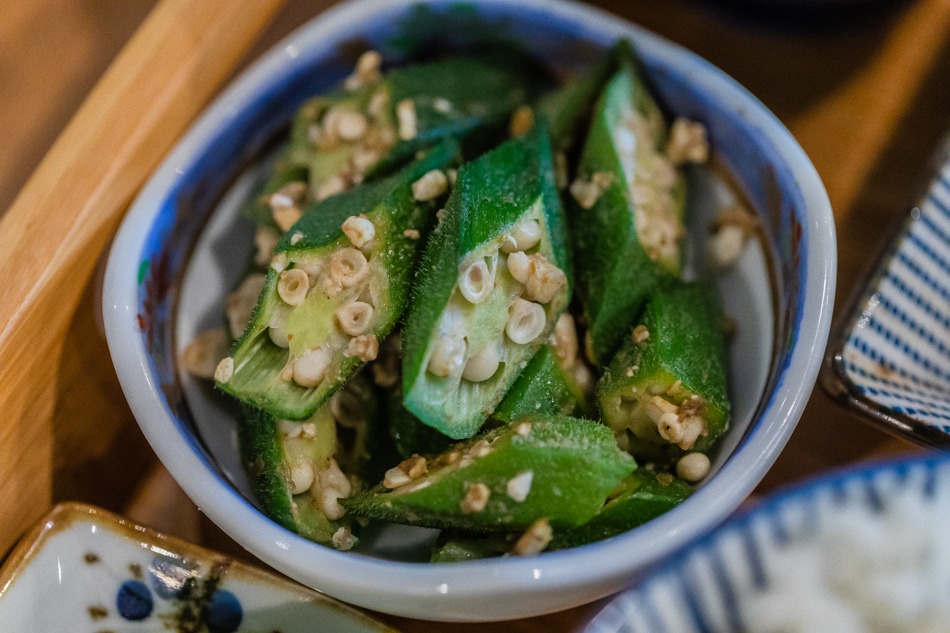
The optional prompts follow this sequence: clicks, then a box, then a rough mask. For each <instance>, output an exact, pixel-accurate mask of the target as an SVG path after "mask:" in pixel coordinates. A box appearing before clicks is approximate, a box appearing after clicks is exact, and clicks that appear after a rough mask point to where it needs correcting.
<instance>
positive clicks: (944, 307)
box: [822, 141, 950, 448]
mask: <svg viewBox="0 0 950 633" xmlns="http://www.w3.org/2000/svg"><path fill="white" fill-rule="evenodd" d="M862 287H863V288H864V290H863V291H862V292H861V293H860V294H858V295H857V296H856V298H855V300H853V301H852V304H851V308H850V309H849V310H847V311H846V312H845V314H846V318H845V320H843V321H841V322H840V323H838V324H836V327H835V332H836V334H834V335H833V336H832V341H834V342H833V344H832V345H831V346H830V347H829V353H828V355H827V356H826V359H825V367H824V369H823V372H822V385H823V386H824V387H825V389H826V390H827V391H828V392H829V393H830V394H831V395H832V396H833V397H835V398H837V399H838V400H839V401H841V402H843V403H845V404H846V405H847V406H850V407H852V408H854V409H856V410H857V411H859V412H861V413H862V414H864V415H866V416H868V417H869V418H870V419H871V420H872V421H874V422H876V423H878V424H880V425H882V426H883V427H884V429H885V430H887V431H889V432H891V433H894V434H897V435H900V436H903V437H907V438H909V439H911V440H914V441H916V442H918V443H921V444H924V445H927V446H931V447H934V448H950V141H948V142H947V143H945V145H944V147H943V148H942V149H941V151H940V152H939V154H938V160H937V168H936V169H935V170H934V174H933V177H932V178H931V180H930V182H929V183H928V185H927V189H926V191H925V193H924V195H923V196H922V197H921V198H920V200H919V201H918V203H917V204H916V206H914V207H913V208H912V209H911V212H910V214H909V215H908V217H907V218H906V220H905V221H904V222H903V224H902V225H901V227H900V230H899V231H898V234H897V236H896V237H895V238H894V239H893V240H892V241H891V242H890V243H889V246H888V248H887V249H886V250H885V252H884V254H883V256H882V258H881V259H880V261H879V263H878V265H877V266H876V268H875V269H874V271H873V273H872V275H871V277H870V278H869V280H868V282H867V283H866V284H865V285H864V286H862Z"/></svg>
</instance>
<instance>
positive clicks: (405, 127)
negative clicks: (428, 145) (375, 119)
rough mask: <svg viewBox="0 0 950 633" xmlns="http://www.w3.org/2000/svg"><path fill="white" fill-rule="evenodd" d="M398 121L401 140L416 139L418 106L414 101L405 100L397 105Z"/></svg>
mask: <svg viewBox="0 0 950 633" xmlns="http://www.w3.org/2000/svg"><path fill="white" fill-rule="evenodd" d="M396 120H397V121H398V126H399V138H400V139H402V140H404V141H410V140H412V139H414V138H416V134H417V129H416V104H415V103H413V101H412V99H403V100H402V101H400V102H399V103H397V104H396Z"/></svg>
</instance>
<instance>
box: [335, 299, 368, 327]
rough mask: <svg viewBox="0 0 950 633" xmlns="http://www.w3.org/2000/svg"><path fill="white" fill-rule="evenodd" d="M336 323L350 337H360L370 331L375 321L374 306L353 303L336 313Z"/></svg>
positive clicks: (357, 302)
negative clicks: (370, 326) (371, 322)
mask: <svg viewBox="0 0 950 633" xmlns="http://www.w3.org/2000/svg"><path fill="white" fill-rule="evenodd" d="M335 316H336V322H337V324H338V325H339V326H340V329H341V330H343V331H344V332H346V333H347V334H349V335H350V336H359V335H360V334H363V333H364V332H366V330H368V329H369V324H370V321H372V319H373V306H371V305H369V304H368V303H363V302H362V301H353V302H351V303H348V304H346V305H344V306H341V307H340V308H338V309H337V311H336V314H335Z"/></svg>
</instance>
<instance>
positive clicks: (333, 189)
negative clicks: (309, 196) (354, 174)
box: [314, 174, 346, 202]
mask: <svg viewBox="0 0 950 633" xmlns="http://www.w3.org/2000/svg"><path fill="white" fill-rule="evenodd" d="M344 191H346V181H345V180H343V176H341V175H339V174H334V175H332V176H330V177H329V178H327V179H326V180H325V181H324V182H323V183H322V184H321V185H320V186H319V187H317V191H316V193H315V194H314V200H316V201H317V202H320V201H321V200H326V199H327V198H329V197H330V196H335V195H337V194H338V193H343V192H344Z"/></svg>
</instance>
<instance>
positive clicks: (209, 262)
mask: <svg viewBox="0 0 950 633" xmlns="http://www.w3.org/2000/svg"><path fill="white" fill-rule="evenodd" d="M426 29H429V31H430V32H431V33H434V34H437V35H438V36H439V38H440V39H441V40H443V41H445V42H446V43H448V44H449V45H453V44H455V45H458V44H460V43H464V42H466V41H468V42H471V41H472V40H473V39H477V38H484V37H486V36H491V37H494V38H502V39H505V38H507V39H510V40H514V41H516V42H517V43H518V44H519V45H520V46H522V47H523V48H524V49H525V50H526V51H527V52H528V53H530V54H533V55H534V56H536V57H537V58H538V59H539V60H540V61H542V62H543V63H545V64H547V65H549V66H550V67H551V68H552V69H553V70H554V71H555V72H556V73H562V74H564V73H570V72H576V71H578V70H580V69H583V68H585V67H586V66H588V65H589V64H591V63H592V62H593V61H594V60H596V59H597V58H598V56H599V55H600V54H602V53H603V51H605V50H606V49H607V48H609V47H610V46H611V45H613V44H614V43H615V42H616V40H617V39H619V38H628V39H630V40H631V41H633V42H634V44H635V45H636V46H637V48H638V50H639V53H640V55H641V56H642V58H643V61H644V64H645V66H646V68H647V71H648V72H649V74H650V77H651V80H652V82H653V83H654V85H655V86H656V89H657V90H658V92H659V96H660V98H661V99H662V101H663V102H664V103H666V104H668V105H669V106H670V107H671V108H673V110H674V112H675V114H677V115H682V116H687V117H689V118H692V119H697V120H700V121H702V122H703V123H705V124H706V126H707V127H708V129H709V134H710V139H711V144H712V147H713V148H714V157H713V163H714V168H713V169H711V170H704V171H699V172H697V173H696V174H695V178H694V179H693V186H694V187H695V191H694V196H693V197H694V199H695V200H696V201H697V204H696V205H695V207H694V208H693V209H692V212H693V219H692V224H691V227H690V235H691V237H692V238H693V240H694V241H697V242H698V244H697V245H695V248H693V249H692V250H693V251H694V252H698V251H700V250H702V249H703V248H704V244H703V242H704V241H705V239H704V238H705V235H706V231H707V226H708V224H707V223H708V221H709V220H710V219H711V218H712V217H714V216H715V214H716V213H717V212H718V210H719V207H720V206H721V205H724V204H727V203H729V202H730V201H731V200H732V199H733V198H734V197H736V196H737V197H739V198H741V199H742V200H743V201H744V202H745V203H746V204H747V206H749V208H750V209H751V210H753V211H754V212H755V213H756V214H757V216H758V218H759V220H760V221H761V227H762V231H761V237H762V239H761V241H759V242H757V243H755V244H753V247H752V248H748V249H746V251H745V253H744V254H743V256H742V258H741V259H740V260H739V261H738V262H737V264H736V265H735V266H734V267H732V268H731V269H730V270H729V271H728V272H727V273H726V274H724V275H722V277H721V278H720V279H719V284H720V290H721V293H722V295H723V297H724V300H725V304H726V305H725V307H726V311H727V313H728V314H729V315H730V316H733V317H734V318H736V320H737V323H738V328H737V329H738V335H737V338H736V339H735V341H734V342H733V345H732V365H731V370H732V378H733V384H734V385H736V387H735V388H734V389H733V390H732V391H733V392H732V400H733V424H732V426H731V427H730V430H729V432H728V433H727V435H726V437H725V438H724V441H723V442H722V443H721V445H720V446H719V448H718V449H717V452H716V453H715V454H714V455H713V458H714V459H713V470H712V473H713V474H712V475H711V476H710V477H707V478H706V480H705V482H704V484H703V486H702V487H701V489H700V490H699V491H698V492H697V493H696V494H694V495H693V496H692V497H691V498H690V499H688V500H687V501H686V502H685V503H683V504H682V505H681V506H679V507H677V508H675V509H674V510H673V511H671V512H669V513H668V514H666V515H664V516H662V517H660V518H659V519H657V520H655V521H652V522H650V523H649V524H647V525H645V526H643V527H641V528H638V529H636V530H633V531H631V532H629V533H627V534H623V535H620V536H618V537H615V538H613V539H609V540H607V541H604V542H600V543H595V544H592V545H588V546H584V547H580V548H576V549H573V550H565V551H560V552H549V553H544V554H542V555H541V556H538V557H535V558H518V557H508V558H499V559H490V560H482V561H472V562H468V563H464V564H438V565H435V564H428V563H420V562H411V561H419V560H425V559H420V558H419V557H418V549H419V548H418V547H415V546H416V545H418V543H419V541H420V540H423V541H431V538H432V535H431V532H427V531H419V530H411V529H401V528H398V527H397V528H394V529H391V530H386V531H385V532H384V534H383V535H382V536H381V538H379V539H375V540H373V541H372V542H369V543H365V544H364V548H363V549H362V550H359V551H354V552H337V551H333V550H330V549H327V548H324V547H321V546H318V545H315V544H313V543H311V542H308V541H306V540H304V539H302V538H300V537H298V536H296V535H294V534H292V533H290V532H288V531H286V530H284V529H283V528H281V527H280V526H278V525H276V524H275V523H273V522H271V521H270V520H268V519H267V518H266V517H265V516H264V515H263V514H261V513H260V512H259V511H258V510H257V508H256V507H255V505H254V501H253V498H252V495H251V494H250V490H249V487H248V485H247V482H246V479H245V477H244V474H243V470H242V468H241V464H240V460H239V455H238V450H237V437H236V435H237V434H236V431H235V429H236V426H235V424H236V421H235V419H234V417H233V415H232V413H231V412H230V410H229V409H228V408H227V407H225V406H223V399H222V398H221V397H220V396H216V395H215V394H213V393H211V392H209V390H208V389H206V388H204V387H202V385H198V384H196V383H195V382H193V381H192V380H191V379H190V378H189V377H188V376H183V375H181V374H180V373H178V372H177V368H176V361H175V359H176V357H177V355H178V354H179V353H180V352H181V350H182V349H183V348H184V346H185V345H186V344H187V343H188V342H189V341H190V340H191V339H192V337H193V336H194V335H195V334H196V333H198V332H200V331H202V330H203V329H206V328H208V327H215V326H218V325H220V322H221V316H220V315H221V306H222V305H223V302H224V298H225V296H226V294H227V292H228V290H229V289H230V288H231V284H232V282H233V280H234V279H235V276H236V275H238V274H239V273H240V269H241V265H242V263H243V261H244V257H245V255H246V253H248V252H249V251H250V249H251V248H252V241H251V233H250V228H249V227H246V226H243V227H242V225H241V224H240V223H239V222H238V221H236V220H235V218H236V215H237V207H238V205H239V203H240V201H241V200H242V199H243V197H244V196H246V195H247V193H248V192H249V191H250V190H251V189H252V188H253V186H254V183H255V182H256V181H257V180H259V179H260V178H261V175H262V174H263V173H264V171H265V170H266V166H264V164H263V163H262V162H261V158H260V157H261V153H262V151H263V150H264V149H265V148H266V146H267V143H268V142H269V141H271V140H272V139H273V138H274V137H275V136H276V135H277V134H278V133H279V132H280V131H281V130H282V129H284V128H285V126H286V124H287V122H288V121H289V119H290V117H291V115H292V113H293V112H294V111H295V109H296V108H297V107H298V106H299V105H300V104H301V103H302V102H303V100H304V99H305V98H306V97H308V96H310V95H312V94H315V93H319V92H321V91H324V90H326V89H327V88H328V87H330V86H332V85H334V84H336V83H337V82H339V81H340V80H341V79H342V78H343V77H345V76H346V75H347V74H348V73H349V72H350V71H351V68H352V63H353V61H354V60H355V57H356V55H358V54H359V53H360V52H361V51H362V50H365V48H367V47H371V48H374V49H376V50H379V51H381V52H382V54H383V56H384V58H385V59H386V60H387V61H388V62H392V63H400V62H401V61H403V60H404V59H405V58H404V54H405V46H404V45H405V43H406V41H407V38H410V37H412V35H413V34H418V33H419V32H420V31H425V30H426ZM835 258H836V256H835V237H834V226H833V220H832V215H831V209H830V207H829V204H828V199H827V196H826V194H825V192H824V189H823V188H822V185H821V182H820V180H819V178H818V176H817V174H816V173H815V170H814V168H813V167H812V165H811V164H810V163H809V161H808V159H807V157H806V156H805V155H804V153H803V152H802V150H801V148H800V147H799V146H798V145H797V144H796V143H795V141H794V139H793V138H792V137H791V135H790V134H789V133H788V131H787V130H785V128H784V127H782V125H781V124H780V123H779V122H778V121H777V120H776V119H775V117H774V116H772V115H771V114H770V113H769V112H768V111H767V110H766V109H765V108H764V107H763V106H762V104H760V103H759V102H758V101H756V100H755V99H754V98H753V97H752V96H751V95H749V94H748V93H747V92H746V91H745V90H743V89H742V88H741V87H740V86H738V85H737V84H736V83H735V82H733V81H732V80H731V79H729V78H728V77H726V76H725V75H724V74H723V73H721V72H720V71H718V70H717V69H715V68H713V67H712V66H711V65H709V64H708V63H707V62H705V61H703V60H702V59H700V58H698V57H696V56H695V55H693V54H691V53H689V52H687V51H685V50H683V49H681V48H679V47H677V46H675V45H673V44H671V43H669V42H667V41H665V40H663V39H661V38H659V37H657V36H655V35H652V34H650V33H647V32H645V31H643V30H642V29H639V28H637V27H635V26H633V25H631V24H628V23H625V22H623V21H621V20H619V19H618V18H616V17H615V16H612V15H609V14H606V13H603V12H600V11H598V10H595V9H592V8H590V7H588V6H585V5H580V4H574V3H571V2H564V1H542V0H482V1H478V2H466V3H464V4H453V3H451V2H446V1H444V0H440V1H435V2H427V3H424V4H417V3H415V2H413V1H411V0H392V1H386V2H383V1H380V0H359V1H356V2H349V3H346V4H342V5H339V6H337V7H335V8H333V9H331V10H329V11H326V12H325V13H323V14H321V15H320V16H318V17H317V18H316V19H314V20H313V21H311V22H310V23H309V24H307V25H306V26H304V27H303V28H301V29H300V30H299V31H297V32H296V33H295V34H293V35H292V36H290V37H289V38H288V39H287V40H285V41H284V42H283V43H281V44H280V45H278V46H277V47H276V48H275V49H274V50H272V51H271V52H270V53H268V54H267V55H265V56H264V57H263V58H262V59H261V60H260V61H258V62H257V63H256V64H255V65H254V66H252V67H251V68H250V69H248V70H247V71H246V72H245V73H244V74H243V75H242V76H241V77H240V78H238V79H237V80H236V81H235V83H234V84H233V85H232V86H231V87H230V88H229V89H228V90H226V91H225V92H224V93H223V94H222V95H221V96H220V97H219V98H218V99H217V100H216V101H215V103H213V104H212V105H211V106H210V107H209V108H208V109H207V111H206V112H205V113H204V115H203V116H202V117H201V118H200V120H199V121H198V122H197V123H196V124H195V125H194V127H193V128H192V129H191V130H190V131H189V132H188V133H187V134H186V136H185V137H184V138H183V139H182V140H181V141H180V143H179V144H178V146H177V147H176V148H175V150H174V151H173V152H172V153H171V154H170V155H169V157H168V158H167V159H166V161H165V162H164V163H163V165H162V166H161V167H160V168H159V170H158V171H157V172H156V173H155V174H154V175H153V177H152V179H151V180H150V182H149V183H148V185H147V186H146V187H145V189H144V190H143V191H142V193H141V194H140V196H139V197H138V199H137V200H136V202H135V204H134V205H133V207H132V209H131V210H130V212H129V214H128V216H127V218H126V220H125V222H124V223H123V226H122V228H121V230H120V231H119V233H118V235H117V236H116V240H115V242H114V246H113V250H112V253H111V254H110V260H109V265H108V271H107V274H106V280H105V289H104V311H105V322H106V331H107V336H108V339H109V347H110V350H111V353H112V356H113V361H114V362H115V364H116V369H117V373H118V375H119V378H120V380H121V382H122V386H123V389H124V391H125V394H126V396H127V398H128V399H129V402H130V404H131V407H132V410H133V412H134V413H135V415H136V418H137V419H138V421H139V424H140V425H141V426H142V429H143V431H144V433H145V435H146V437H147V438H148V440H149V442H150V443H151V444H152V446H153V447H154V449H155V451H156V453H157V454H158V456H159V457H160V458H161V460H162V461H163V463H164V464H165V465H166V467H167V468H168V470H169V471H170V472H171V473H172V475H173V476H174V477H175V478H176V480H177V481H178V482H179V483H180V484H181V486H182V488H183V489H184V490H185V491H186V492H187V493H188V495H189V496H191V498H192V499H194V500H195V502H196V503H197V504H198V505H199V506H200V507H201V508H202V510H203V511H204V512H206V513H207V515H208V516H209V517H211V519H212V520H214V521H215V522H216V523H217V524H218V525H219V526H221V527H222V529H224V530H225V531H226V532H227V533H228V534H229V535H231V536H232V537H233V538H234V539H235V540H237V541H238V542H239V543H241V544H242V545H244V546H245V547H247V548H248V549H249V550H250V551H251V552H253V553H254V554H255V555H256V556H258V557H259V558H261V559H262V560H264V561H266V562H268V563H269V564H271V565H273V566H274V567H276V568H277V569H279V570H280V571H282V572H283V573H285V574H287V575H289V576H291V577H293V578H294V579H296V580H299V581H301V582H303V583H305V584H307V585H309V586H312V587H314V588H317V589H320V590H321V591H325V592H326V593H328V594H330V595H333V596H335V597H338V598H341V599H343V600H346V601H349V602H353V603H356V604H359V605H362V606H365V607H368V608H372V609H376V610H379V611H384V612H389V613H394V614H399V615H405V616H410V617H417V618H426V619H441V620H489V619H494V620H501V619H511V618H518V617H527V616H531V615H537V614H540V613H545V612H551V611H557V610H560V609H565V608H568V607H571V606H575V605H578V604H583V603H586V602H590V601H592V600H595V599H598V598H601V597H604V596H606V595H608V594H609V593H612V592H614V591H617V590H619V589H621V588H622V587H623V586H624V583H625V582H626V581H627V578H628V577H629V575H630V574H631V573H633V572H634V571H636V570H638V569H640V568H642V567H643V566H645V565H648V564H650V563H652V562H654V561H656V560H658V559H660V558H661V557H663V556H664V555H666V554H668V553H669V552H671V551H674V550H675V549H676V548H678V547H680V546H682V545H683V544H685V543H686V542H687V541H689V540H690V539H692V538H695V537H696V536H698V535H700V534H702V533H703V532H704V531H706V530H708V529H709V528H711V527H712V526H713V525H715V524H717V523H718V522H720V521H721V520H722V519H724V518H725V517H726V516H727V515H728V514H729V513H730V512H732V510H734V509H735V508H736V507H737V506H738V505H739V504H740V503H741V501H742V500H743V499H744V498H745V497H746V495H748V493H749V492H750V491H751V490H752V489H753V488H754V487H755V485H756V484H757V483H758V482H759V480H760V479H761V478H762V477H763V476H764V474H765V472H766V471H767V470H768V468H769V467H770V466H771V464H772V463H773V461H774V460H775V458H776V457H777V455H778V453H779V451H780V450H781V449H782V447H783V446H784V444H785V442H786V441H787V439H788V437H789V435H790V434H791V432H792V430H793V429H794V427H795V424H796V423H797V421H798V418H799V416H800V414H801V411H802V408H803V407H804V404H805V402H806V400H807V398H808V396H809V394H810V392H811V388H812V386H813V385H814V381H815V377H816V374H817V371H818V365H819V363H820V359H821V354H822V351H823V349H824V345H825V343H826V340H827V333H828V328H829V320H830V309H831V301H832V298H833V294H834V283H835V261H836V259H835Z"/></svg>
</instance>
